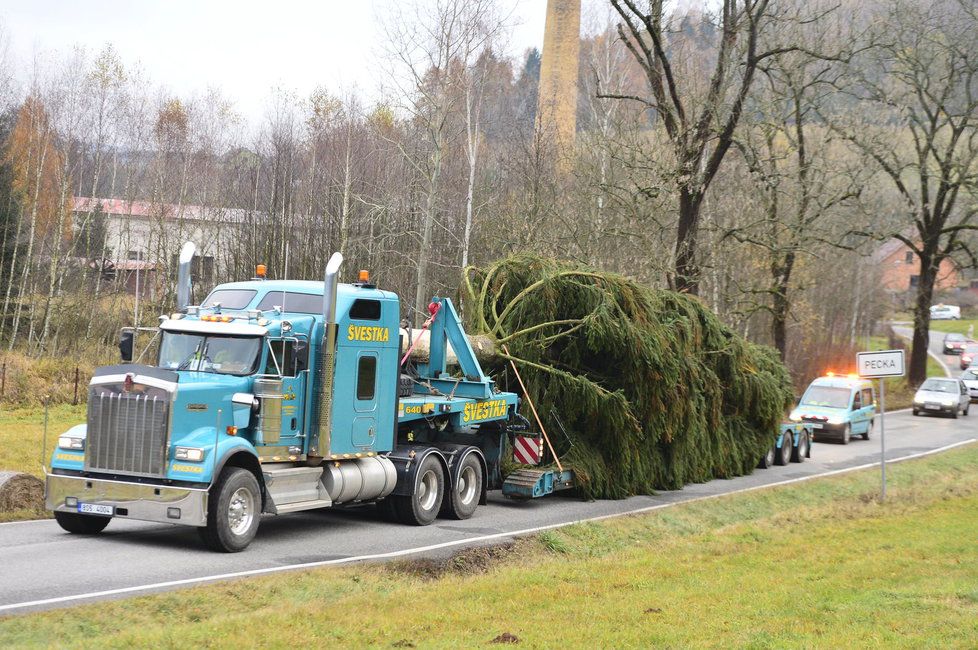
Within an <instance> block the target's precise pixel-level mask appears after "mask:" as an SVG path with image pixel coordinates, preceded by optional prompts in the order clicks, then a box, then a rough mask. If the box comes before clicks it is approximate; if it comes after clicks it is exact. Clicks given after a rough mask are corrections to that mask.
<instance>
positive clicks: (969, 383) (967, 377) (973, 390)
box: [961, 368, 978, 402]
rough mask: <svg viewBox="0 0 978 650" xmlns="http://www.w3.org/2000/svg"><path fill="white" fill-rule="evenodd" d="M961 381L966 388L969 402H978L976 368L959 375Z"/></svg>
mask: <svg viewBox="0 0 978 650" xmlns="http://www.w3.org/2000/svg"><path fill="white" fill-rule="evenodd" d="M961 381H963V382H964V385H965V386H966V387H967V388H968V396H969V397H970V398H971V401H972V402H974V401H975V400H978V368H968V369H967V370H965V371H964V372H962V373H961Z"/></svg>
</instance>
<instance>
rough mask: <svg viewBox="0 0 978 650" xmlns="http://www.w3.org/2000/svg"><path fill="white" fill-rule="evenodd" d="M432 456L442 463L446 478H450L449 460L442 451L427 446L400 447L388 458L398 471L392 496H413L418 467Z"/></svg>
mask: <svg viewBox="0 0 978 650" xmlns="http://www.w3.org/2000/svg"><path fill="white" fill-rule="evenodd" d="M432 455H433V456H434V457H435V458H437V459H438V462H439V463H441V468H442V471H444V472H445V477H446V478H449V477H450V476H451V474H450V472H451V468H450V467H449V465H448V459H446V458H445V455H444V454H443V453H442V452H441V450H439V449H437V448H435V447H427V446H425V445H398V446H397V449H396V450H394V451H392V452H391V453H390V454H389V455H388V456H387V459H388V460H390V461H391V462H392V463H394V469H395V470H396V471H397V483H396V484H395V485H394V491H393V492H391V494H396V495H398V496H411V494H413V493H414V481H415V479H416V477H417V474H418V467H420V466H421V463H422V462H424V460H425V459H426V458H427V457H428V456H432Z"/></svg>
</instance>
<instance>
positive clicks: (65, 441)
mask: <svg viewBox="0 0 978 650" xmlns="http://www.w3.org/2000/svg"><path fill="white" fill-rule="evenodd" d="M58 446H59V447H61V448H62V449H84V448H85V439H84V438H75V437H74V436H61V437H59V438H58Z"/></svg>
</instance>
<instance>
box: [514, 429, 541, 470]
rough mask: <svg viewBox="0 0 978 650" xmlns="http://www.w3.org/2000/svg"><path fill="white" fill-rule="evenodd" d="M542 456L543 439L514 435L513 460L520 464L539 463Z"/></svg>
mask: <svg viewBox="0 0 978 650" xmlns="http://www.w3.org/2000/svg"><path fill="white" fill-rule="evenodd" d="M541 458H543V440H542V439H541V438H531V437H529V436H516V440H514V441H513V460H514V461H516V462H517V463H520V464H521V465H539V464H540V459H541Z"/></svg>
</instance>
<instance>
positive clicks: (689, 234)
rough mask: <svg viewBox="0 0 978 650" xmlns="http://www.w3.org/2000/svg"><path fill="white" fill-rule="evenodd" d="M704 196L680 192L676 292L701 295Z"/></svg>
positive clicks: (690, 192)
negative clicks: (699, 235) (699, 247)
mask: <svg viewBox="0 0 978 650" xmlns="http://www.w3.org/2000/svg"><path fill="white" fill-rule="evenodd" d="M701 199H702V194H700V193H696V192H693V191H692V190H690V189H689V188H687V187H683V188H682V189H680V191H679V230H678V232H677V233H676V291H681V292H683V293H688V294H692V295H694V296H696V295H699V292H700V269H699V266H698V265H697V262H696V235H697V230H698V228H699V218H700V214H699V212H700V200H701Z"/></svg>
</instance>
